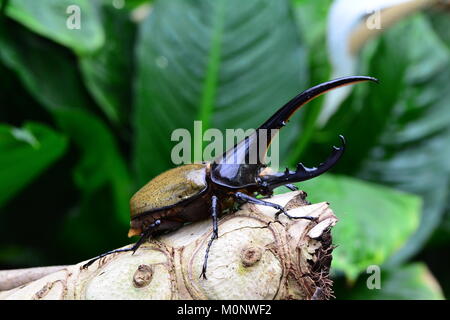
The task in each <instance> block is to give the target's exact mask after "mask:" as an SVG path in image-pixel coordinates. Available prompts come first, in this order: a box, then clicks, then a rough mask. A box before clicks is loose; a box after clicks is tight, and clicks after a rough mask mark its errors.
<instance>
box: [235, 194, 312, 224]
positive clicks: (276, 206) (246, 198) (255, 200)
mask: <svg viewBox="0 0 450 320" xmlns="http://www.w3.org/2000/svg"><path fill="white" fill-rule="evenodd" d="M234 195H235V196H236V198H237V199H238V200H240V201H245V202H249V203H253V204H257V205H261V206H266V207H271V208H274V209H277V210H278V212H277V213H275V220H278V218H279V216H280V214H284V215H285V216H286V217H288V218H289V219H306V220H313V221H314V220H316V218H314V217H311V216H301V217H294V216H291V215H290V214H288V213H287V212H286V210H285V209H284V207H283V206H281V205H279V204H276V203H272V202H268V201H264V200H262V199H258V198H254V197H252V196H249V195H248V194H245V193H242V192H236V193H235V194H234Z"/></svg>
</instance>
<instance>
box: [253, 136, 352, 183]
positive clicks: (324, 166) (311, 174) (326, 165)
mask: <svg viewBox="0 0 450 320" xmlns="http://www.w3.org/2000/svg"><path fill="white" fill-rule="evenodd" d="M339 138H340V139H341V142H342V145H341V146H340V147H335V146H333V151H332V152H331V155H330V156H329V157H328V159H327V160H325V161H324V162H323V163H321V164H320V165H319V166H318V167H317V168H316V167H313V168H308V167H305V166H304V165H303V164H302V163H299V164H298V165H297V168H296V170H295V171H290V170H288V169H286V171H285V172H283V173H275V174H273V175H266V176H261V177H260V180H261V182H262V184H263V185H264V186H265V187H267V188H269V189H275V188H277V187H279V186H282V185H286V184H289V183H295V182H300V181H305V180H309V179H312V178H315V177H317V176H320V175H321V174H323V173H325V172H327V171H328V170H330V169H331V168H332V167H333V166H334V165H335V164H336V163H337V162H338V161H339V159H340V158H341V157H342V155H343V154H344V151H345V138H344V137H343V136H341V135H340V136H339Z"/></svg>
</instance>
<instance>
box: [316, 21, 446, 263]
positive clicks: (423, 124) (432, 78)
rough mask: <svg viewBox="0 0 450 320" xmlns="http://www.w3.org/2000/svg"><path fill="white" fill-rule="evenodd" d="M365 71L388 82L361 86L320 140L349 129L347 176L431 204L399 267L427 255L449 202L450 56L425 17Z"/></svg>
mask: <svg viewBox="0 0 450 320" xmlns="http://www.w3.org/2000/svg"><path fill="white" fill-rule="evenodd" d="M360 70H361V71H360V72H361V73H365V74H369V75H371V76H374V77H377V78H379V79H380V81H381V83H380V85H379V86H370V87H369V86H359V87H357V88H356V90H355V91H354V94H353V95H352V96H350V98H349V99H348V100H347V101H346V103H345V108H341V109H340V110H339V112H338V113H337V114H336V115H335V116H334V117H333V118H332V119H331V121H330V126H329V130H328V131H327V132H326V133H325V134H323V135H321V136H320V135H319V136H318V137H319V138H322V139H324V140H326V139H330V138H334V136H335V135H336V134H337V133H342V132H344V135H345V136H346V137H347V140H348V149H347V150H348V151H347V155H346V156H345V157H344V159H343V160H342V161H341V165H340V167H339V168H338V169H339V170H340V172H342V173H347V174H351V175H356V176H359V177H362V178H364V179H366V180H370V181H374V182H377V183H382V184H385V185H389V186H392V187H395V188H398V189H401V190H404V191H407V192H411V193H415V194H417V195H420V196H422V197H423V199H424V200H425V202H424V206H423V208H424V210H423V215H422V219H421V222H420V228H419V229H418V230H417V232H416V233H415V234H414V236H412V237H411V239H409V241H408V242H407V244H406V245H405V247H404V248H403V249H402V250H400V251H399V252H398V253H397V254H396V256H395V257H393V258H392V259H391V261H390V263H391V264H392V265H394V264H398V263H399V262H401V261H404V260H405V259H407V258H408V257H411V256H412V255H413V254H415V253H416V252H417V251H418V250H420V248H421V247H422V246H423V244H424V243H425V241H426V240H427V239H428V237H429V236H430V234H431V232H432V231H433V230H434V229H435V228H436V226H437V225H438V224H439V221H440V219H441V216H442V213H443V209H444V206H445V203H446V201H447V199H448V188H447V185H448V182H449V169H450V162H449V161H448V159H449V157H450V113H449V112H448V101H449V99H450V54H449V51H448V48H447V47H446V46H445V44H443V43H442V41H441V39H440V38H438V37H437V36H436V34H435V33H434V31H433V29H432V28H431V26H430V24H429V22H428V20H427V19H426V18H424V16H423V15H421V14H418V15H415V16H413V17H411V18H409V19H407V20H404V21H402V22H400V23H398V24H397V25H396V26H394V27H393V28H392V29H389V30H388V31H386V32H385V33H384V34H383V35H382V36H381V37H380V38H379V39H377V41H375V42H372V43H371V44H370V45H368V46H367V47H366V48H365V51H364V53H363V56H362V61H361V67H360ZM327 135H328V136H327ZM322 143H324V142H323V141H322Z"/></svg>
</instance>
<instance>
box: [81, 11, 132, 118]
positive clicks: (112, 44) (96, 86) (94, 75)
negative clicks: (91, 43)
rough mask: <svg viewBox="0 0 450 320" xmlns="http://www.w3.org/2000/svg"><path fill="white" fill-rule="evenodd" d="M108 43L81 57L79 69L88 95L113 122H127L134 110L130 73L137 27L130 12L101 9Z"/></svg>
mask: <svg viewBox="0 0 450 320" xmlns="http://www.w3.org/2000/svg"><path fill="white" fill-rule="evenodd" d="M101 9H102V11H101V13H102V22H103V27H104V29H105V33H106V37H107V39H108V41H106V42H105V45H104V46H103V47H102V48H101V50H99V51H98V52H96V53H94V54H92V55H86V56H83V57H80V67H81V71H82V74H83V76H84V79H85V83H86V86H87V88H88V89H89V91H90V92H91V93H92V95H93V97H94V98H95V100H96V102H97V103H98V104H99V106H100V107H101V108H102V109H103V111H104V112H105V114H106V115H107V116H108V117H109V119H111V120H112V121H113V122H116V123H117V122H119V121H120V122H124V118H125V119H127V118H128V116H127V111H128V110H130V109H131V108H130V106H131V84H132V79H131V71H132V70H131V69H132V59H133V53H134V51H133V49H134V39H135V30H136V28H135V25H134V24H133V23H132V22H131V21H130V19H129V15H128V14H129V12H128V11H125V10H117V9H115V8H114V7H112V6H111V4H110V3H108V4H107V5H106V4H105V5H103V6H101Z"/></svg>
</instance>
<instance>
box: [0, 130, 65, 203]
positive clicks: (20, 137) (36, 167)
mask: <svg viewBox="0 0 450 320" xmlns="http://www.w3.org/2000/svg"><path fill="white" fill-rule="evenodd" d="M66 146H67V140H66V138H65V137H64V136H62V135H61V134H59V133H57V132H55V131H53V130H52V129H50V128H48V127H47V126H45V125H42V124H38V123H26V124H25V125H24V126H23V127H22V128H15V127H11V126H9V125H5V124H1V125H0V207H1V206H3V205H4V204H5V203H6V202H7V201H8V200H9V199H11V198H12V197H13V196H14V195H15V194H16V193H17V192H19V191H20V190H21V189H23V188H24V187H25V186H26V185H28V184H29V183H30V182H32V181H33V180H34V179H35V178H36V177H37V176H38V175H39V174H40V173H42V172H43V171H44V170H45V169H46V168H48V167H49V166H50V165H51V164H52V163H53V162H55V161H56V160H57V159H58V158H59V157H61V155H62V154H63V153H64V151H65V150H66Z"/></svg>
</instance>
